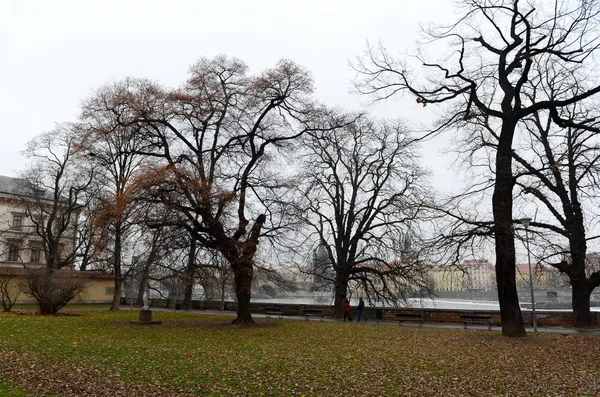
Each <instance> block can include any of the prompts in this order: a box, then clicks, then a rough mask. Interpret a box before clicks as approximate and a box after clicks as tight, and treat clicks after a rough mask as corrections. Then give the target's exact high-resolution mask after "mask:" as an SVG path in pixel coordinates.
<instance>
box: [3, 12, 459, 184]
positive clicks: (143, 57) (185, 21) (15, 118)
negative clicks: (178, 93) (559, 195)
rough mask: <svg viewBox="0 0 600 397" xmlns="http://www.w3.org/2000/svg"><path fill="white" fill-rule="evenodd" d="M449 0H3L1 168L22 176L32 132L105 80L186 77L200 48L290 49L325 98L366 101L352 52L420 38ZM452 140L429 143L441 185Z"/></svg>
mask: <svg viewBox="0 0 600 397" xmlns="http://www.w3.org/2000/svg"><path fill="white" fill-rule="evenodd" d="M449 3H450V2H449V1H448V0H420V1H414V2H408V1H406V0H405V1H398V0H396V1H370V2H367V1H364V0H363V1H354V0H351V1H348V0H344V1H341V0H335V1H333V0H321V1H312V0H309V1H306V0H305V1H281V0H279V1H275V0H273V1H266V0H261V1H258V0H247V1H203V0H196V1H179V0H172V1H150V0H145V1H142V0H137V1H134V0H118V1H117V0H112V1H108V0H103V1H100V0H85V1H82V0H78V1H75V0H73V1H66V0H63V1H59V0H51V1H50V0H0V53H1V54H2V56H1V57H0V119H1V120H2V126H1V130H0V131H2V132H1V137H2V144H1V146H0V148H1V149H0V150H1V155H0V175H8V176H14V175H16V174H17V173H18V171H19V170H20V169H22V168H23V158H22V157H21V155H20V152H21V151H22V150H23V149H24V147H25V144H26V142H27V141H28V140H29V139H30V138H31V137H33V136H35V135H37V134H39V133H42V132H44V131H47V130H50V129H51V128H52V127H53V125H54V123H57V122H63V121H72V120H74V119H75V118H76V116H77V114H78V112H79V106H80V104H81V101H82V100H83V99H85V98H86V97H88V96H90V95H91V94H92V93H93V91H94V90H95V89H96V88H98V87H99V86H101V85H102V84H105V83H107V82H113V81H115V80H118V79H120V78H122V77H125V76H133V77H146V78H150V79H152V80H155V81H157V82H160V83H162V84H164V85H167V86H177V85H179V84H181V83H182V82H183V81H184V80H185V78H186V72H187V69H188V67H189V66H190V65H191V64H192V63H194V62H195V61H196V60H197V59H198V58H199V57H201V56H207V57H213V56H215V55H218V54H225V55H229V56H235V57H238V58H241V59H242V60H244V61H245V62H247V63H248V65H249V67H250V70H251V72H254V73H260V72H261V71H262V70H264V69H266V68H269V67H272V66H273V65H274V64H275V63H276V62H277V60H278V59H280V58H289V59H292V60H293V61H295V62H297V63H299V64H301V65H303V66H305V67H306V68H308V69H309V70H310V71H311V72H312V73H313V76H314V79H315V86H316V96H317V98H318V99H319V100H321V101H323V102H325V103H326V104H329V105H334V106H339V107H342V108H345V109H348V110H356V109H359V108H361V106H362V105H364V104H366V102H367V101H368V98H365V97H359V96H356V95H352V94H351V93H350V89H351V82H352V78H353V76H354V72H353V71H352V69H351V68H350V67H349V61H350V60H352V59H353V58H354V57H356V56H357V55H359V54H360V53H361V52H362V51H364V49H365V48H366V43H367V41H369V42H372V43H377V42H378V41H379V40H381V41H383V42H384V43H385V44H386V46H387V47H389V49H390V50H392V51H393V52H395V51H399V50H407V49H410V48H414V45H415V40H416V39H417V32H418V31H419V23H427V22H429V21H437V22H440V21H448V20H450V19H452V12H453V11H452V8H451V7H450V4H449ZM372 111H373V113H374V114H376V115H378V116H386V117H398V116H404V117H406V118H408V119H409V121H411V122H413V123H418V122H419V121H422V120H427V119H430V118H431V117H432V114H431V111H432V110H431V109H430V108H422V107H421V106H418V105H417V104H416V103H415V102H413V101H408V100H406V101H404V102H400V101H390V102H388V103H386V104H383V105H379V106H378V107H377V108H375V109H372ZM442 146H443V145H440V144H437V143H429V144H427V146H426V147H424V150H423V152H424V155H425V163H426V165H427V166H428V167H429V168H431V169H432V170H433V171H434V172H435V175H436V176H435V179H434V183H435V184H436V185H438V186H440V187H443V186H441V185H444V184H446V185H448V184H451V183H452V182H451V179H452V178H449V172H448V171H447V164H448V161H440V160H439V158H440V150H441V147H442Z"/></svg>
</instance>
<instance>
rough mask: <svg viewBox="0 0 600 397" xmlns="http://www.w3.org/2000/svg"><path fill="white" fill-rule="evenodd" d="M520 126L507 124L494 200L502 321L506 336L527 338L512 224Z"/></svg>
mask: <svg viewBox="0 0 600 397" xmlns="http://www.w3.org/2000/svg"><path fill="white" fill-rule="evenodd" d="M515 127H516V124H515V122H513V121H510V120H504V122H503V123H502V131H501V134H500V141H499V143H498V150H497V152H496V181H495V183H494V194H493V196H492V208H493V212H494V241H495V243H496V282H497V284H498V301H499V303H500V316H501V319H502V335H504V336H510V337H522V336H526V335H527V333H526V332H525V324H524V322H523V315H522V314H521V308H520V307H519V297H518V295H517V285H516V281H515V270H516V269H515V240H514V230H513V223H512V207H513V197H512V191H513V185H514V179H513V175H512V149H511V146H512V137H513V136H514V131H515Z"/></svg>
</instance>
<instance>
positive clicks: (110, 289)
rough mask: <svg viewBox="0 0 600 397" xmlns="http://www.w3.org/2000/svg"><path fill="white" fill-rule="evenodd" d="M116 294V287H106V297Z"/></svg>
mask: <svg viewBox="0 0 600 397" xmlns="http://www.w3.org/2000/svg"><path fill="white" fill-rule="evenodd" d="M114 293H115V287H106V292H105V293H104V294H105V295H114Z"/></svg>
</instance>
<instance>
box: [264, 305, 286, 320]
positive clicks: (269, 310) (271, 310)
mask: <svg viewBox="0 0 600 397" xmlns="http://www.w3.org/2000/svg"><path fill="white" fill-rule="evenodd" d="M264 311H265V314H266V315H267V318H270V317H271V316H279V318H283V312H282V311H281V309H280V308H278V307H265V308H264Z"/></svg>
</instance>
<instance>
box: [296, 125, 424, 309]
mask: <svg viewBox="0 0 600 397" xmlns="http://www.w3.org/2000/svg"><path fill="white" fill-rule="evenodd" d="M303 142H304V147H305V148H306V154H305V155H304V156H303V158H302V160H303V162H302V170H303V171H302V176H301V178H300V180H301V181H302V183H301V184H300V186H299V193H298V194H297V196H298V197H299V199H298V200H299V201H298V202H297V204H296V207H297V214H298V216H299V217H301V219H302V220H303V221H304V223H305V224H306V225H308V228H309V235H308V236H307V240H309V241H311V240H312V241H315V240H316V241H317V242H318V243H319V244H320V246H321V247H322V249H324V251H325V253H326V258H327V260H326V261H325V262H326V263H327V264H328V267H330V268H331V269H332V271H330V272H329V271H326V270H324V269H323V266H320V267H317V268H314V267H313V268H311V269H308V270H307V272H308V273H312V275H313V276H316V277H319V278H320V279H321V280H322V283H327V284H329V285H331V286H333V288H334V289H335V299H334V301H335V315H336V317H341V316H342V313H343V303H344V299H345V297H346V296H347V295H348V288H349V283H350V282H353V283H355V285H357V286H359V287H360V288H361V289H362V291H363V292H364V293H365V294H366V296H367V298H369V300H371V301H375V300H385V301H392V302H397V301H398V299H399V298H402V297H403V296H404V293H405V292H407V291H408V290H412V289H417V290H422V289H426V288H427V286H426V284H427V282H426V275H425V273H426V270H425V266H424V264H423V262H422V261H421V260H420V259H419V257H418V255H417V249H416V247H412V248H415V249H414V250H413V249H412V248H411V247H406V248H408V251H406V252H403V251H404V248H405V247H403V246H402V242H406V243H407V244H408V245H410V243H409V241H410V238H411V237H407V236H412V238H414V236H413V234H414V233H415V232H416V231H417V229H416V225H417V222H418V218H419V215H420V210H421V208H422V201H423V199H424V197H425V189H426V186H427V184H426V176H427V174H426V172H425V171H424V170H423V169H421V168H420V167H419V165H418V152H417V151H418V146H417V141H415V140H414V139H412V138H411V136H410V134H408V133H407V131H406V129H405V127H404V126H403V125H402V123H400V122H397V121H388V122H383V121H382V122H376V121H371V120H368V119H366V118H359V119H357V120H356V121H355V122H353V123H351V124H349V125H347V126H345V127H344V128H339V129H336V130H335V131H332V132H324V133H319V132H316V133H310V134H307V135H306V136H305V137H304V138H303ZM415 243H416V240H415ZM325 253H324V254H325ZM401 253H402V255H401Z"/></svg>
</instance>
